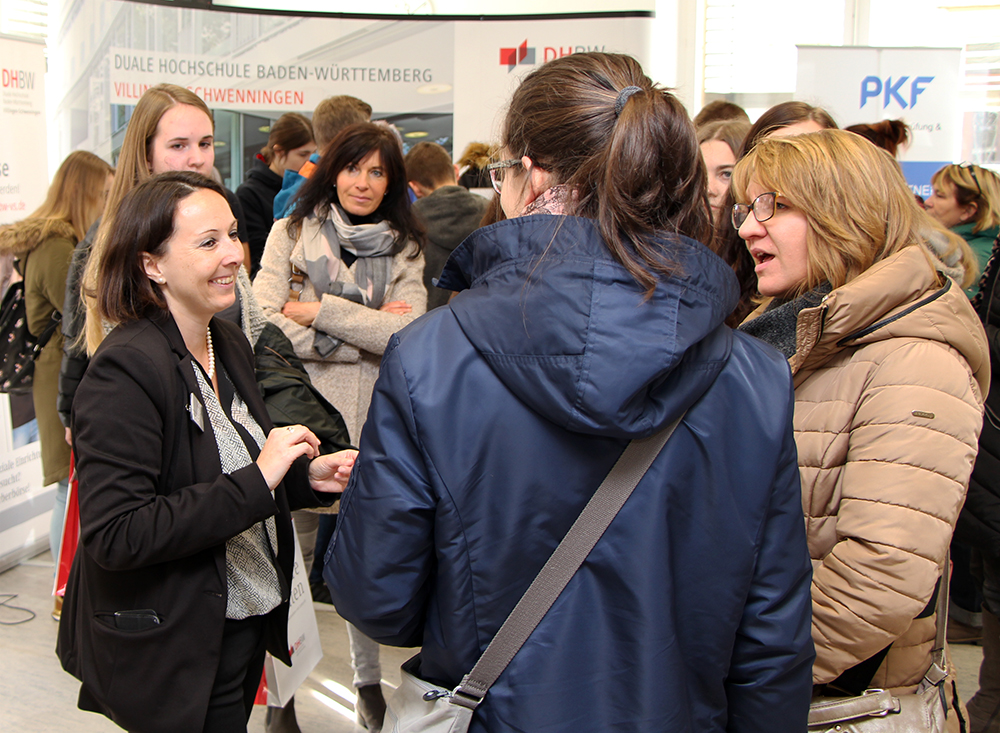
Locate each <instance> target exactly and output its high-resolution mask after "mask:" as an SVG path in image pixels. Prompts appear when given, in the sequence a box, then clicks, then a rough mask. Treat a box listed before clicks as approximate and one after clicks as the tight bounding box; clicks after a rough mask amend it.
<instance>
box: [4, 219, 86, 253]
mask: <svg viewBox="0 0 1000 733" xmlns="http://www.w3.org/2000/svg"><path fill="white" fill-rule="evenodd" d="M56 237H58V238H61V239H68V240H70V241H71V242H73V243H76V232H75V231H73V227H72V225H70V223H69V222H67V221H63V220H62V219H25V220H23V221H19V222H18V223H17V224H12V225H11V226H10V227H8V228H6V229H4V230H3V231H2V232H0V254H12V255H14V256H15V257H18V256H20V255H23V254H27V253H28V252H31V251H32V250H33V249H35V248H37V247H38V246H39V245H40V244H41V243H42V242H44V241H45V240H46V239H52V238H56Z"/></svg>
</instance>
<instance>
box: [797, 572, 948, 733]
mask: <svg viewBox="0 0 1000 733" xmlns="http://www.w3.org/2000/svg"><path fill="white" fill-rule="evenodd" d="M948 560H949V558H948V556H945V561H944V571H943V572H942V573H941V587H940V588H939V589H938V602H937V611H936V613H937V616H936V619H935V622H936V624H937V637H936V639H935V642H934V652H933V654H932V657H931V659H932V662H931V666H930V668H929V669H928V670H927V673H926V674H925V675H924V678H923V679H922V680H921V681H920V684H919V685H918V686H917V689H916V692H913V693H910V694H908V695H893V694H892V693H891V692H889V691H888V690H865V692H864V694H862V695H858V696H856V697H833V698H818V699H815V700H814V701H813V703H812V704H811V705H810V706H809V731H810V733H910V732H911V731H912V733H944V731H945V729H946V724H945V720H946V719H947V717H948V701H947V700H946V698H945V692H944V684H945V679H946V678H947V677H948V662H947V659H946V657H945V652H944V640H945V629H946V628H947V626H948V585H949V577H948V576H949V572H948V570H949V562H948Z"/></svg>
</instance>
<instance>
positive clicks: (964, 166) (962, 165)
mask: <svg viewBox="0 0 1000 733" xmlns="http://www.w3.org/2000/svg"><path fill="white" fill-rule="evenodd" d="M958 167H959V168H961V169H962V170H966V171H969V175H970V176H972V182H973V183H975V184H976V190H977V191H979V197H980V198H982V197H983V187H982V186H980V185H979V179H978V178H976V164H975V163H959V164H958Z"/></svg>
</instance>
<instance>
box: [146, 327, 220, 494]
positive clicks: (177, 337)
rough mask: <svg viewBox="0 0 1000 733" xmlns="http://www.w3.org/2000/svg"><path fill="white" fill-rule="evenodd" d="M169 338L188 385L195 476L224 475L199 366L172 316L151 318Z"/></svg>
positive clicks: (186, 406)
mask: <svg viewBox="0 0 1000 733" xmlns="http://www.w3.org/2000/svg"><path fill="white" fill-rule="evenodd" d="M150 320H151V321H152V322H153V323H154V324H155V325H156V326H157V328H159V329H160V330H161V331H162V332H163V334H164V336H166V338H167V341H168V343H169V344H170V348H171V350H172V351H173V352H174V354H175V355H176V357H177V372H178V375H179V376H180V378H181V381H182V382H183V383H184V386H185V394H184V396H183V399H184V404H183V405H181V406H180V407H181V408H182V409H183V410H184V411H185V414H186V415H187V416H188V421H187V424H188V436H189V438H190V445H191V459H192V462H193V464H194V466H195V469H196V471H195V473H196V474H201V475H205V474H221V473H222V461H221V460H220V459H219V447H218V444H217V443H216V442H215V433H214V432H213V431H212V424H211V421H210V420H209V418H208V411H207V410H206V409H205V401H204V399H203V398H202V395H201V389H200V388H199V386H198V380H197V378H196V377H195V375H194V370H195V369H197V368H198V367H197V366H196V365H195V363H194V357H193V356H191V352H190V351H188V349H187V346H186V345H185V344H184V338H183V337H182V336H181V332H180V330H179V329H178V328H177V324H176V323H175V322H174V319H173V316H171V315H170V314H169V313H166V312H165V313H163V314H162V315H159V314H158V315H157V316H156V317H153V318H151V319H150Z"/></svg>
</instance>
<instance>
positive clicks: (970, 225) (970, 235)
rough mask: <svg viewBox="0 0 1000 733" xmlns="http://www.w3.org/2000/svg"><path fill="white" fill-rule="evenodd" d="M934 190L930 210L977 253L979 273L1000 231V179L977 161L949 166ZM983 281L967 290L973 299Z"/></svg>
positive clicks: (939, 175)
mask: <svg viewBox="0 0 1000 733" xmlns="http://www.w3.org/2000/svg"><path fill="white" fill-rule="evenodd" d="M931 185H932V186H933V193H932V194H931V196H930V198H928V199H927V201H925V202H924V207H925V208H926V209H927V213H928V214H930V215H931V216H933V217H934V218H935V219H937V220H938V221H939V222H941V224H942V225H944V226H946V227H948V228H949V229H951V230H952V231H953V232H954V233H955V234H958V235H959V236H960V237H962V238H963V239H964V240H965V241H966V242H968V243H969V246H970V247H971V248H972V251H973V252H975V254H976V262H977V264H978V270H977V272H976V278H975V279H976V280H977V281H978V279H979V273H981V272H982V271H983V269H984V268H985V267H986V261H987V260H988V259H989V258H990V253H991V252H992V250H993V240H994V239H996V238H997V235H998V234H1000V178H998V177H997V174H996V173H994V172H993V171H991V170H987V169H986V168H983V167H981V166H978V165H975V164H974V163H962V164H961V165H954V164H953V165H946V166H945V167H944V168H942V169H941V170H939V171H938V172H937V173H935V174H934V177H933V178H931ZM978 292H979V284H978V282H976V284H975V285H973V286H972V287H970V288H969V289H968V290H966V294H967V295H968V296H969V297H970V298H972V297H974V296H975V295H976V293H978Z"/></svg>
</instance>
